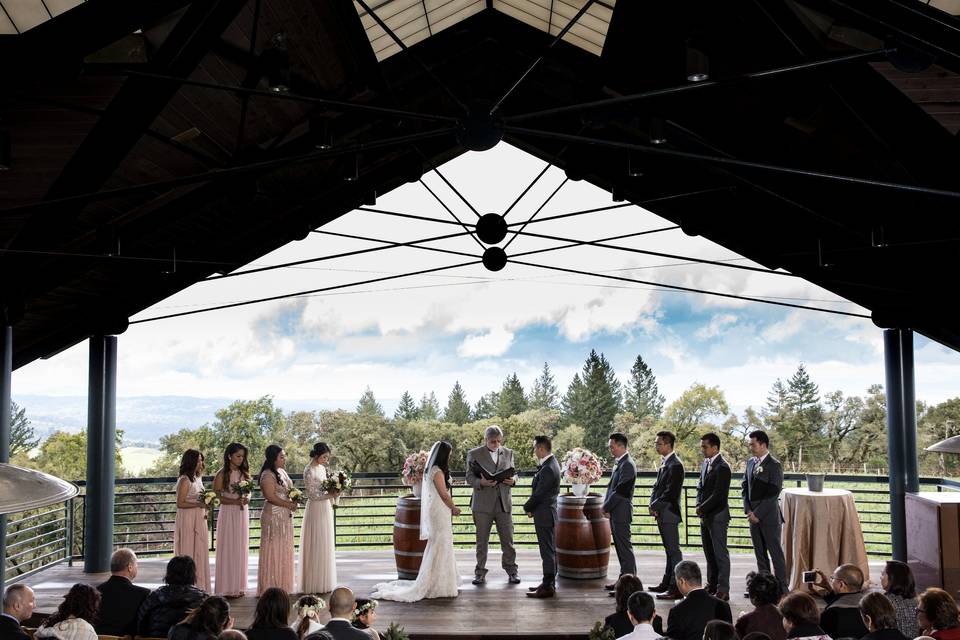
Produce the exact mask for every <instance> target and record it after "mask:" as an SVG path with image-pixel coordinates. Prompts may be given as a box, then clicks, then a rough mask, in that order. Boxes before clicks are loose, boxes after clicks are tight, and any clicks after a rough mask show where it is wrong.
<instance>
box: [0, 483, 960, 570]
mask: <svg viewBox="0 0 960 640" xmlns="http://www.w3.org/2000/svg"><path fill="white" fill-rule="evenodd" d="M532 475H533V474H532V473H531V472H526V473H522V474H521V476H520V478H519V481H518V483H517V486H516V487H515V488H514V489H513V492H512V494H513V516H514V524H515V533H514V540H515V543H516V544H517V545H518V546H534V545H535V544H536V536H535V533H534V527H533V523H532V522H531V521H529V520H528V519H527V518H526V516H525V514H524V513H523V503H524V501H526V499H527V498H528V497H529V495H530V478H531V476H532ZM291 477H292V478H293V480H294V482H295V483H296V484H298V485H302V476H300V475H293V476H291ZM697 477H698V474H697V473H688V474H687V475H686V480H685V483H684V487H683V493H682V496H681V505H682V507H683V509H684V514H683V523H682V524H681V527H680V536H681V545H682V546H684V547H689V548H693V547H699V546H700V528H699V521H698V519H697V518H696V515H695V513H694V505H695V502H696V482H697ZM805 477H806V476H805V475H804V474H786V477H785V482H784V486H785V487H790V486H797V487H800V486H803V484H804V483H805ZM655 478H656V474H655V473H654V472H640V473H638V475H637V485H636V491H635V493H634V500H633V504H634V519H633V525H632V531H633V541H634V545H635V546H636V547H637V548H638V549H660V548H661V543H660V538H659V535H658V533H657V526H656V522H655V521H654V519H653V517H652V516H651V515H650V514H649V512H648V510H647V508H646V505H647V502H648V499H649V496H650V490H651V488H652V487H653V483H654V480H655ZM741 479H742V474H738V475H735V476H734V477H733V481H732V482H731V487H730V507H731V509H730V511H731V515H732V519H731V521H730V529H729V538H728V542H729V544H728V546H729V548H730V549H731V550H736V551H744V552H747V551H750V550H752V546H751V543H750V533H749V525H748V523H747V520H746V517H745V516H744V515H743V510H742V509H741V508H740V505H741V498H740V481H741ZM176 480H177V479H176V478H173V477H164V478H129V479H118V480H117V481H116V493H115V508H114V533H113V545H114V547H115V548H119V547H129V548H131V549H133V550H134V551H136V552H137V553H138V554H140V555H145V556H149V555H168V554H171V553H172V552H173V529H174V519H175V516H176V511H177V507H176V495H175V491H174V486H175V483H176ZM608 480H609V476H604V478H603V479H602V480H601V481H599V482H598V483H596V484H595V485H593V487H592V490H593V491H594V492H598V493H601V494H602V493H603V492H604V491H605V490H606V486H607V482H608ZM453 481H454V487H453V497H454V502H455V503H456V504H457V505H458V506H459V507H461V509H462V510H463V513H462V514H461V515H460V516H457V517H455V518H454V544H455V545H457V546H459V547H470V546H473V545H474V544H475V541H476V538H475V531H474V527H473V522H472V517H471V514H470V508H469V507H470V497H471V494H472V489H470V488H469V487H468V486H466V485H465V484H464V483H463V473H462V472H459V473H454V474H453ZM888 481H889V479H888V478H887V477H886V476H860V475H827V476H826V482H825V485H826V486H827V487H836V488H844V489H848V490H850V491H852V493H853V495H854V500H855V502H856V506H857V511H858V513H859V515H860V522H861V525H862V528H863V534H864V541H865V543H866V545H867V551H868V553H871V554H879V555H887V554H888V553H889V549H890V546H891V540H890V537H891V535H890V503H889V490H888V488H887V483H888ZM204 482H205V484H206V485H207V486H210V485H211V484H212V478H204ZM77 484H78V486H80V489H81V495H80V496H78V497H77V498H75V499H72V500H69V501H67V502H65V503H61V504H57V505H53V506H50V507H46V508H44V509H39V510H35V511H30V512H24V513H20V514H11V515H10V516H9V517H8V525H7V531H6V536H7V561H6V567H5V569H6V570H5V574H4V578H5V580H6V581H10V580H16V579H20V578H23V577H26V576H28V575H31V574H33V573H36V572H38V571H42V570H43V569H45V568H48V567H50V566H52V565H54V564H58V563H60V562H64V561H67V562H71V563H72V561H73V560H74V559H75V558H81V557H83V552H84V550H83V528H84V515H85V511H86V509H85V492H84V483H83V482H79V483H77ZM921 489H922V490H927V491H941V490H960V482H956V481H951V480H941V479H938V478H921ZM409 493H410V488H409V487H408V486H406V485H404V484H402V483H401V482H400V476H399V474H386V473H357V474H354V490H353V492H352V493H350V494H349V495H344V496H341V497H340V499H339V506H338V507H337V508H336V510H335V517H334V526H335V531H336V544H337V547H338V548H341V549H384V548H390V547H391V546H392V543H393V521H394V515H395V512H396V504H397V499H398V498H399V497H400V496H402V495H407V494H409ZM262 506H263V497H262V495H260V494H259V492H256V493H254V494H253V496H252V499H251V502H250V507H249V509H250V547H251V549H257V548H259V544H260V518H259V516H260V510H261V509H262ZM216 516H217V510H213V511H211V513H210V514H209V516H208V526H209V537H210V551H211V552H212V551H214V550H215V549H216ZM302 516H303V510H302V509H301V510H299V511H298V512H297V515H296V517H295V519H294V524H295V527H296V531H297V532H298V533H299V528H300V527H299V525H300V523H301V521H302ZM491 537H492V542H493V543H494V544H495V543H496V542H498V540H497V536H496V533H495V531H494V532H493V533H492V536H491Z"/></svg>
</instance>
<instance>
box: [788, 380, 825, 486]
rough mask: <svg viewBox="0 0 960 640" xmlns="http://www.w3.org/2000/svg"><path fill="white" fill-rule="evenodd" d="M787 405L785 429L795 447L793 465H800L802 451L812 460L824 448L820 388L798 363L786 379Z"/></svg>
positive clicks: (801, 462)
mask: <svg viewBox="0 0 960 640" xmlns="http://www.w3.org/2000/svg"><path fill="white" fill-rule="evenodd" d="M787 406H788V407H789V409H790V416H789V418H788V420H787V422H786V425H785V431H786V432H787V435H788V439H789V441H790V442H791V443H792V444H793V445H794V446H795V447H796V448H797V449H796V462H797V466H798V467H802V466H803V455H804V453H806V455H807V459H808V460H813V459H815V457H818V456H817V453H821V452H822V449H823V448H824V447H823V445H824V442H823V439H822V438H821V437H820V436H821V435H822V432H823V407H822V406H820V389H819V388H818V387H817V385H816V384H814V382H813V381H812V380H811V379H810V375H809V374H808V373H807V369H806V367H804V366H803V364H802V363H801V364H800V366H799V367H797V371H796V373H794V374H793V375H792V376H791V377H790V379H789V380H788V381H787ZM782 430H784V429H782Z"/></svg>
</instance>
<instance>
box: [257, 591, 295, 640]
mask: <svg viewBox="0 0 960 640" xmlns="http://www.w3.org/2000/svg"><path fill="white" fill-rule="evenodd" d="M289 619H290V596H288V595H287V592H286V591H284V590H283V589H281V588H279V587H270V588H269V589H267V590H266V591H264V592H263V595H262V596H260V600H259V601H258V602H257V611H256V613H255V614H254V615H253V624H252V625H250V628H249V629H247V640H299V636H297V632H296V631H294V630H293V629H291V628H290V621H289Z"/></svg>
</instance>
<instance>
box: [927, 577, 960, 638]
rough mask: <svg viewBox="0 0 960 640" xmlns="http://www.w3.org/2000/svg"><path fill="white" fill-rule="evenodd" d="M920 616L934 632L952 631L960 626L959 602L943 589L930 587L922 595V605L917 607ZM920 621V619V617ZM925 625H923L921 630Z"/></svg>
mask: <svg viewBox="0 0 960 640" xmlns="http://www.w3.org/2000/svg"><path fill="white" fill-rule="evenodd" d="M917 609H918V610H919V611H918V612H919V613H920V615H922V616H924V617H925V618H926V619H927V621H928V622H929V627H930V628H931V629H933V630H934V631H942V630H944V629H952V628H954V627H956V626H958V625H960V610H958V609H957V602H956V600H954V599H953V596H951V595H950V594H949V593H947V592H946V591H944V590H943V589H937V588H936V587H930V588H929V589H927V590H926V591H924V592H923V593H921V594H920V604H919V606H918V607H917ZM918 619H919V617H918ZM922 627H923V624H922V623H921V628H922Z"/></svg>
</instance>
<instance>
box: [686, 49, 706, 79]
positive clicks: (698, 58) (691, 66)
mask: <svg viewBox="0 0 960 640" xmlns="http://www.w3.org/2000/svg"><path fill="white" fill-rule="evenodd" d="M709 79H710V60H709V59H708V58H707V56H706V55H705V54H704V53H703V52H702V51H700V50H699V49H695V48H693V47H687V80H689V81H690V82H705V81H707V80H709Z"/></svg>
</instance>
